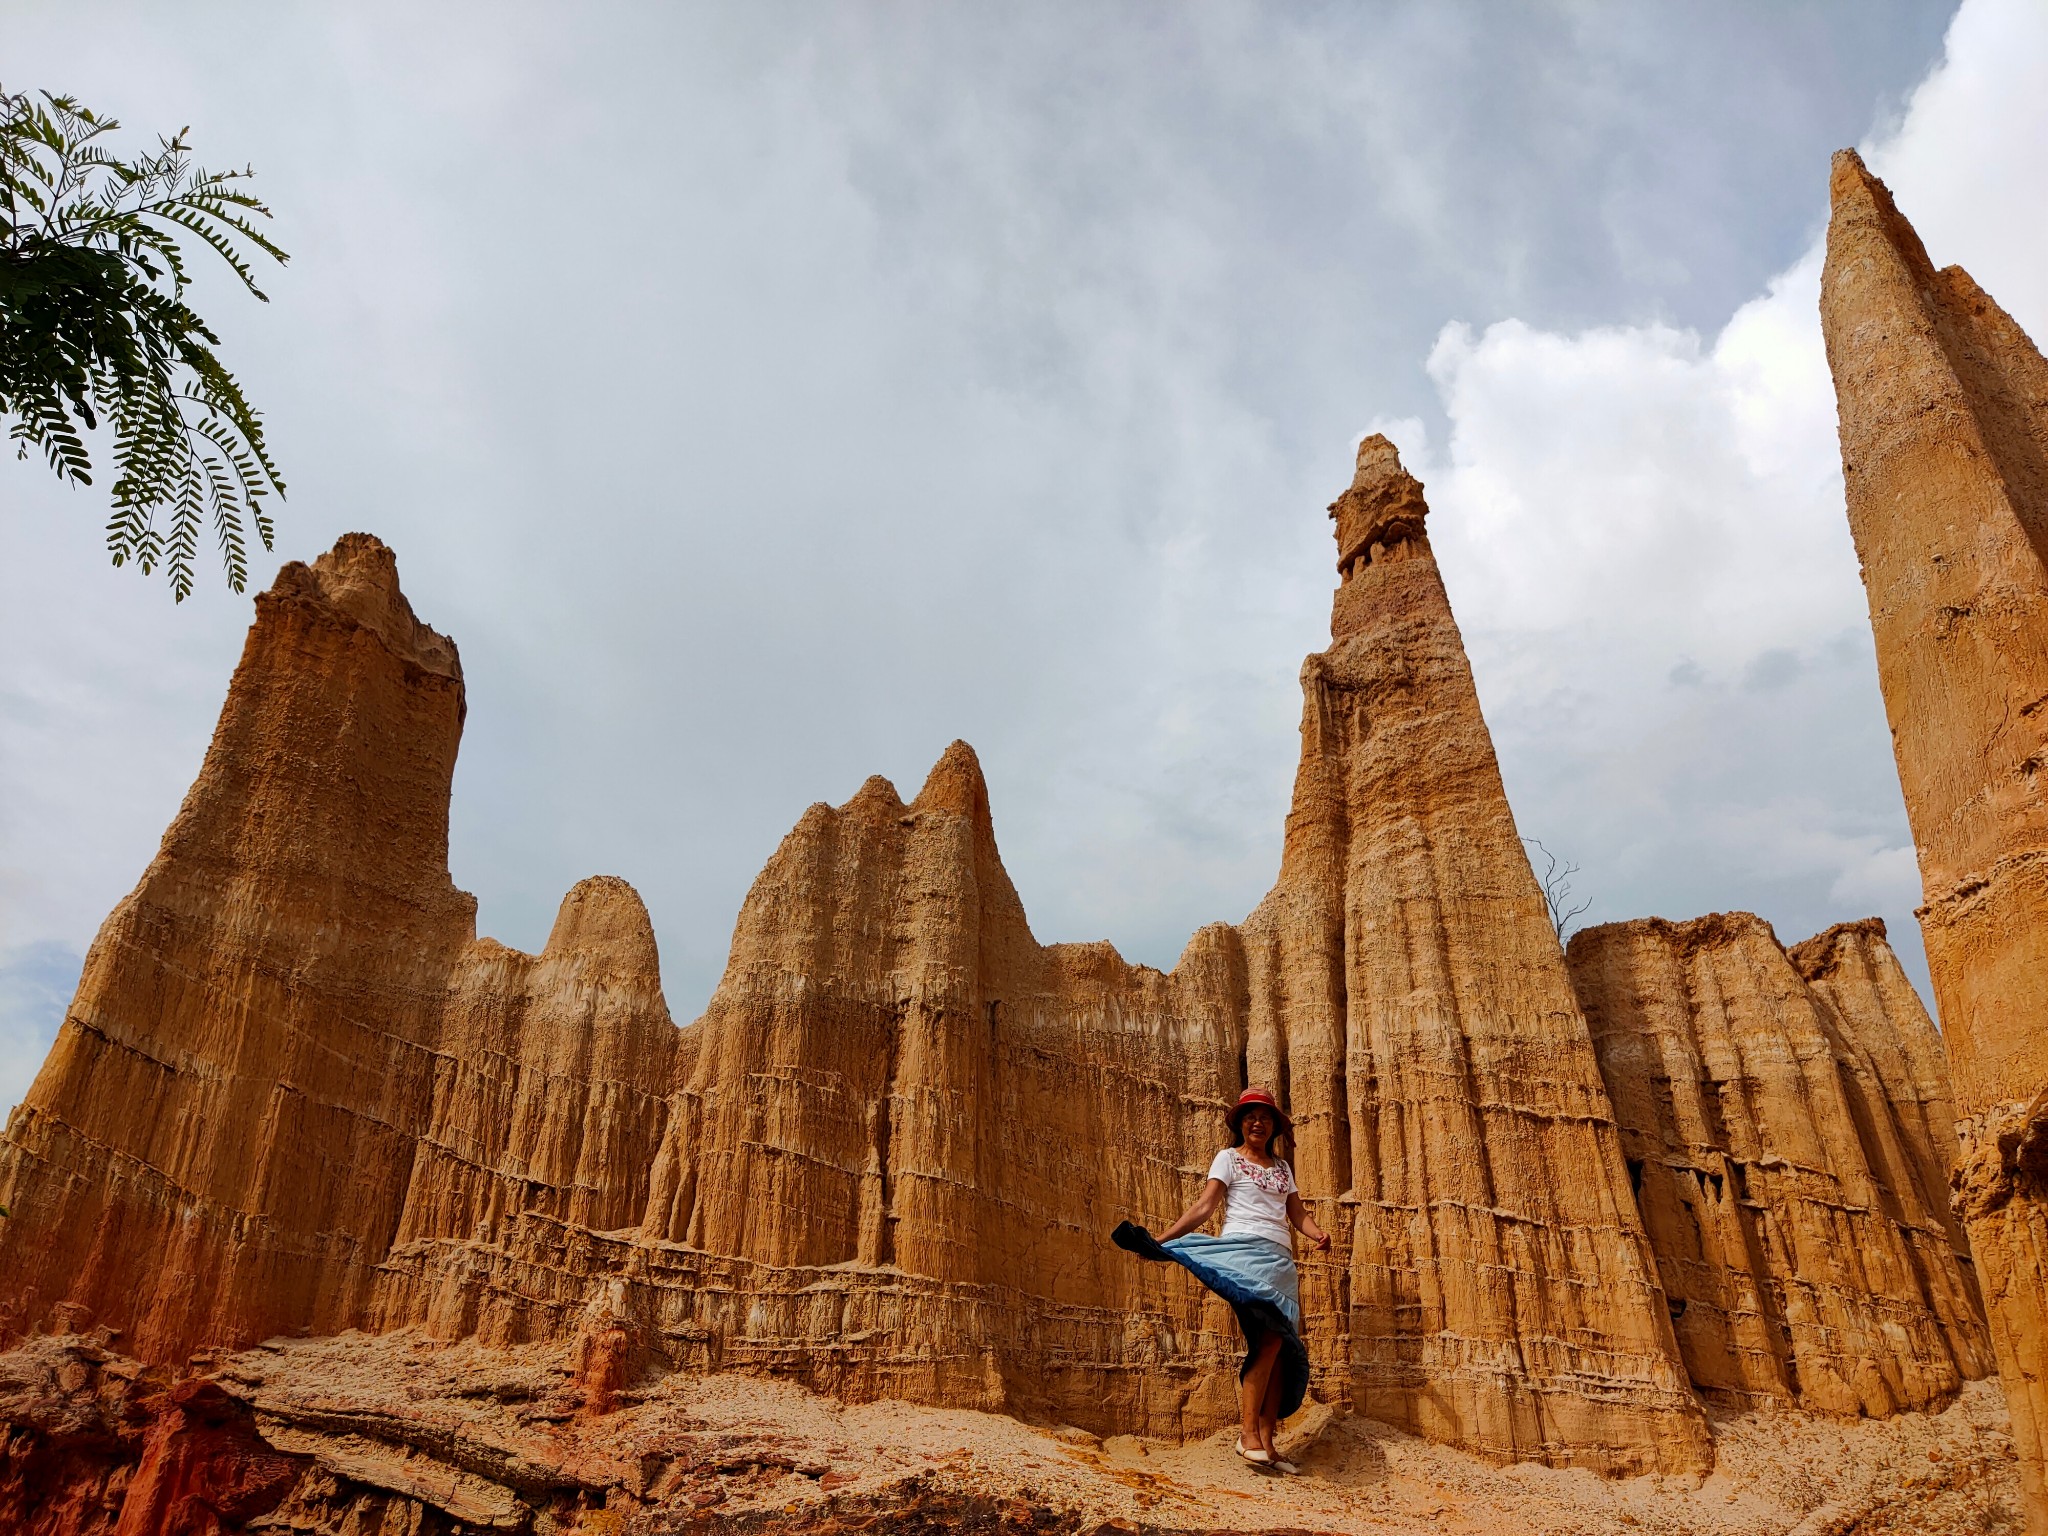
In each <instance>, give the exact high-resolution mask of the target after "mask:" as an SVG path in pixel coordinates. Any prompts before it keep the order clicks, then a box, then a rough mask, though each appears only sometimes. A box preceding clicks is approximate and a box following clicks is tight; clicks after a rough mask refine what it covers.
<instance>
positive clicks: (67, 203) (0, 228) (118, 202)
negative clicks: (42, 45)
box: [0, 92, 289, 602]
mask: <svg viewBox="0 0 2048 1536" xmlns="http://www.w3.org/2000/svg"><path fill="white" fill-rule="evenodd" d="M119 127H120V124H119V123H118V122H117V121H116V120H115V119H113V118H111V117H104V116H101V115H99V114H97V113H95V112H93V111H92V110H91V109H90V108H88V107H86V106H85V105H83V104H82V103H80V102H79V101H77V100H75V99H74V98H72V97H69V96H61V95H51V94H48V93H44V94H43V95H42V97H41V98H40V99H39V100H36V99H31V98H30V97H28V96H26V95H13V96H10V95H7V94H5V93H4V92H0V416H4V417H7V418H8V419H9V427H8V439H9V441H11V442H13V443H14V445H15V451H16V456H17V457H18V458H27V457H29V456H30V454H31V453H32V452H33V453H37V454H40V455H41V457H42V458H43V459H44V460H45V461H46V462H47V463H48V464H49V466H50V467H51V469H52V470H53V471H54V472H55V473H56V474H57V475H58V476H59V477H60V478H63V479H66V480H69V481H70V482H72V483H73V484H75V485H90V484H91V483H92V458H91V450H90V448H89V445H88V440H87V434H89V433H93V432H97V431H99V430H101V426H102V423H103V422H104V423H105V425H106V427H107V428H108V430H109V433H110V437H111V449H112V456H113V461H114V468H115V479H114V483H113V486H112V491H111V497H112V501H113V516H112V518H111V519H110V520H109V521H108V523H107V527H106V536H107V549H108V553H109V555H110V556H111V557H112V559H113V563H114V564H115V565H117V566H120V565H127V564H130V563H133V564H135V565H137V566H139V567H140V568H141V569H142V570H143V571H144V572H146V573H147V572H153V571H154V570H155V569H156V568H157V567H158V566H159V565H161V566H162V567H163V568H164V570H165V574H166V576H167V577H168V579H169V582H170V586H171V591H172V595H173V596H174V597H176V598H177V599H178V600H179V601H181V602H182V601H183V600H184V598H185V597H186V596H187V595H188V594H189V593H190V592H191V590H192V584H193V564H194V561H195V559H196V557H197V553H198V544H199V534H200V529H201V525H202V523H203V524H205V525H206V526H207V527H208V528H209V529H210V530H211V533H212V536H213V538H212V541H213V543H214V545H215V548H216V551H217V554H218V556H219V559H220V561H221V567H222V571H223V574H224V575H225V576H226V578H227V582H228V585H229V586H230V587H231V588H232V589H234V590H235V591H241V590H242V589H243V587H244V585H245V584H246V582H247V579H248V547H247V531H248V529H249V528H251V527H253V528H254V529H255V532H256V537H257V538H258V539H259V540H260V541H261V542H262V545H263V547H264V548H265V549H269V548H270V547H272V543H273V540H274V538H275V534H276V527H275V524H274V522H273V520H272V518H271V516H270V514H269V512H268V510H267V509H266V508H265V507H264V505H263V503H264V500H265V498H267V497H269V496H273V495H274V496H277V497H279V498H282V497H283V496H284V494H285V482H284V477H283V476H282V475H281V474H280V473H279V472H278V468H277V465H276V463H275V461H274V460H273V459H272V457H271V454H270V449H269V445H268V444H267V443H266V441H265V440H264V435H263V425H262V418H261V416H260V414H259V413H258V412H257V411H256V409H255V407H254V406H253V405H251V404H250V402H249V400H248V398H247V396H246V395H245V394H244V392H243V390H242V387H241V385H240V383H239V382H238V381H237V380H236V379H235V377H234V376H233V375H232V374H231V373H230V372H229V371H228V370H227V368H226V367H225V366H223V365H222V363H221V362H220V359H219V358H218V357H217V356H216V355H215V352H214V348H216V347H217V346H218V345H219V344H220V343H219V338H218V337H217V336H216V335H215V334H214V332H213V330H212V329H211V328H210V327H209V326H208V325H207V324H206V322H205V321H204V320H203V319H202V318H201V317H200V316H199V315H198V314H197V313H195V312H194V311H193V310H192V309H191V308H190V306H188V305H187V304H186V302H185V292H186V288H187V285H188V283H189V280H190V274H189V272H188V270H187V266H186V262H185V254H184V249H183V244H182V242H184V241H186V240H196V241H198V242H199V243H200V244H201V245H203V246H205V247H206V248H207V249H208V250H210V251H212V252H213V253H214V254H215V255H216V256H217V257H219V258H220V259H221V260H222V261H223V262H225V263H226V264H227V266H228V268H229V270H230V271H232V272H233V273H234V274H235V276H236V278H237V280H238V281H239V282H240V283H241V284H242V286H243V287H244V288H246V289H247V290H248V291H249V292H250V293H252V294H254V295H255V296H256V297H257V298H258V299H263V298H265V295H264V293H263V291H262V289H261V288H259V287H258V286H257V283H256V273H255V265H254V262H255V259H256V258H257V257H258V256H263V257H268V258H269V259H271V260H273V261H276V262H278V263H279V264H282V263H284V262H285V261H287V260H288V259H289V258H288V257H287V256H286V254H285V252H284V251H283V250H282V249H280V248H279V247H278V246H277V245H276V243H275V242H274V241H272V240H271V239H270V238H269V236H268V235H267V234H265V233H264V231H263V229H262V227H261V221H264V220H267V219H269V217H270V210H269V209H268V208H267V207H265V206H264V204H263V203H262V202H261V201H260V200H259V199H258V198H257V197H256V196H255V195H254V193H253V192H251V191H250V190H249V188H248V185H247V183H248V181H249V179H250V177H251V175H252V174H253V173H252V172H251V171H249V170H248V169H247V168H244V169H241V170H227V171H208V170H206V169H204V168H202V167H200V166H198V165H196V164H195V163H194V161H193V159H192V153H191V148H190V145H189V144H188V142H187V136H186V133H185V131H183V130H180V132H178V133H177V134H176V135H174V136H172V137H170V138H159V139H158V141H157V147H156V149H155V151H154V152H151V153H145V154H141V155H137V156H133V157H124V156H122V155H119V154H117V153H116V152H115V151H114V149H113V148H112V146H111V144H110V143H109V142H107V140H108V137H109V136H110V135H111V134H113V133H114V132H115V131H116V130H118V129H119ZM159 513H162V514H163V515H164V517H165V518H166V519H167V523H166V525H165V526H159V524H158V514H159Z"/></svg>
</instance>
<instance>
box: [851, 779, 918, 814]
mask: <svg viewBox="0 0 2048 1536" xmlns="http://www.w3.org/2000/svg"><path fill="white" fill-rule="evenodd" d="M840 809H841V810H842V811H846V812H852V813H856V814H857V813H860V812H863V811H864V812H867V813H868V814H870V815H876V816H900V815H902V814H903V797H902V796H901V795H899V794H898V793H897V792H896V786H895V785H894V784H892V783H890V782H889V781H888V780H887V779H885V778H883V777H882V775H880V774H879V773H871V774H869V775H868V777H867V780H866V782H865V783H863V784H862V785H861V787H860V788H859V789H857V790H856V791H854V796H853V798H852V799H851V800H849V801H847V802H846V804H845V805H843V806H841V807H840Z"/></svg>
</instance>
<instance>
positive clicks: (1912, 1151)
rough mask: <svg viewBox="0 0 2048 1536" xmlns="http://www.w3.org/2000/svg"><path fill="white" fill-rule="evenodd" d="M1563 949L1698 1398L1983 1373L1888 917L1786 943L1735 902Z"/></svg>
mask: <svg viewBox="0 0 2048 1536" xmlns="http://www.w3.org/2000/svg"><path fill="white" fill-rule="evenodd" d="M1570 961H1571V968H1572V978H1573V981H1574V982H1575V983H1576V985H1577V988H1578V994H1579V997H1580V999H1581V1000H1582V1001H1583V1002H1584V1004H1585V1008H1586V1016H1587V1018H1588V1020H1589V1021H1590V1022H1591V1025H1592V1029H1593V1040H1594V1044H1595V1047H1596V1048H1597V1050H1598V1052H1599V1057H1600V1067H1601V1071H1602V1073H1603V1075H1604V1077H1605V1079H1606V1082H1607V1086H1608V1089H1609V1091H1610V1093H1611V1094H1612V1097H1613V1102H1614V1112H1615V1116H1616V1119H1617V1120H1618V1121H1619V1123H1620V1126H1621V1141H1622V1148H1623V1151H1624V1153H1625V1154H1626V1156H1627V1159H1628V1167H1629V1172H1630V1177H1631V1180H1632V1181H1633V1183H1634V1185H1635V1189H1636V1196H1637V1200H1638V1202H1639V1204H1640V1205H1641V1208H1642V1212H1643V1217H1644V1220H1645V1221H1646V1222H1647V1223H1648V1226H1649V1231H1650V1240H1651V1242H1652V1243H1653V1244H1654V1246H1655V1248H1656V1251H1657V1261H1658V1267H1659V1269H1660V1271H1661V1274H1662V1277H1663V1283H1664V1290H1665V1294H1666V1296H1667V1297H1668V1298H1669V1300H1670V1304H1671V1312H1672V1318H1673V1323H1674V1326H1675V1327H1676V1329H1677V1333H1678V1342H1679V1347H1680V1349H1681V1350H1682V1351H1683V1353H1684V1357H1685V1364H1686V1369H1687V1370H1688V1372H1690V1374H1691V1376H1692V1379H1693V1380H1694V1381H1695V1382H1696V1383H1698V1384H1699V1386H1700V1388H1701V1389H1702V1390H1703V1391H1705V1392H1706V1393H1708V1395H1709V1396H1710V1397H1712V1398H1714V1399H1716V1400H1719V1401H1722V1402H1726V1403H1729V1404H1731V1405H1736V1406H1750V1405H1753V1404H1755V1403H1758V1402H1760V1401H1770V1400H1778V1401H1785V1402H1796V1403H1797V1404H1798V1405H1799V1406H1801V1407H1804V1408H1808V1409H1813V1410H1816V1411H1819V1412H1824V1413H1836V1414H1847V1415H1856V1414H1864V1415H1869V1416H1871V1417H1879V1416H1882V1415H1885V1414H1889V1413H1893V1412H1896V1411H1897V1410H1899V1409H1901V1408H1924V1407H1928V1406H1930V1405H1936V1404H1940V1403H1943V1402H1946V1401H1947V1400H1948V1399H1950V1398H1951V1397H1953V1396H1954V1394H1955V1393H1956V1391H1957V1390H1958V1389H1959V1388H1960V1387H1961V1385H1962V1383H1963V1382H1964V1381H1966V1380H1970V1379H1974V1378H1977V1377H1981V1376H1984V1375H1987V1374H1988V1373H1989V1371H1990V1369H1991V1358H1990V1357H1991V1347H1990V1341H1989V1339H1988V1338H1987V1337H1986V1336H1985V1333H1984V1327H1983V1323H1982V1319H1981V1314H1980V1310H1979V1304H1978V1301H1977V1298H1976V1290H1975V1285H1974V1282H1973V1279H1972V1277H1971V1275H1970V1272H1969V1259H1968V1254H1967V1250H1966V1249H1963V1248H1962V1247H1961V1244H1960V1242H1959V1236H1958V1234H1957V1233H1956V1232H1955V1230H1954V1227H1953V1225H1952V1222H1951V1220H1950V1218H1949V1217H1948V1214H1947V1198H1946V1197H1947V1180H1948V1166H1949V1159H1950V1156H1951V1147H1950V1144H1949V1143H1948V1142H1947V1141H1945V1140H1940V1139H1937V1138H1936V1136H1935V1135H1933V1134H1931V1127H1930V1123H1929V1122H1930V1119H1935V1120H1938V1119H1939V1117H1940V1116H1941V1115H1942V1113H1943V1112H1944V1109H1945V1105H1944V1104H1943V1100H1944V1098H1945V1095H1944V1094H1942V1092H1941V1091H1940V1087H1939V1077H1938V1074H1936V1075H1935V1078H1934V1083H1933V1084H1932V1089H1933V1091H1932V1093H1931V1094H1930V1093H1928V1089H1929V1087H1930V1085H1929V1083H1928V1081H1927V1078H1926V1077H1925V1076H1924V1075H1923V1074H1924V1073H1926V1072H1928V1071H1930V1070H1931V1069H1933V1068H1934V1067H1935V1066H1936V1065H1937V1064H1938V1057H1937V1055H1936V1053H1937V1052H1938V1050H1939V1045H1938V1042H1937V1039H1936V1036H1935V1034H1934V1028H1933V1025H1932V1023H1931V1022H1930V1021H1929V1020H1928V1018H1927V1016H1926V1013H1925V1011H1924V1010H1923V1009H1922V1008H1921V1007H1920V1006H1919V1002H1918V1000H1917V999H1916V998H1914V997H1913V996H1912V992H1911V989H1910V988H1902V987H1900V986H1899V985H1898V983H1899V982H1902V981H1903V979H1904V978H1903V976H1901V975H1899V973H1898V963H1897V961H1896V959H1894V958H1893V956H1892V953H1891V950H1890V948H1889V947H1888V946H1887V945H1886V944H1885V941H1884V930H1883V925H1882V924H1880V923H1877V922H1875V921H1874V920H1872V921H1868V922H1865V923H1862V924H1856V925H1852V926H1849V927H1845V928H1837V929H1832V930H1830V931H1829V932H1828V933H1826V934H1822V935H1820V936H1819V937H1818V938H1815V939H1812V940H1809V941H1808V943H1807V944H1806V945H1803V946H1801V948H1800V950H1799V951H1798V952H1796V953H1795V954H1793V955H1788V954H1787V953H1786V952H1785V951H1784V950H1783V949H1782V948H1780V947H1779V944H1778V941H1777V937H1776V936H1775V935H1774V934H1773V933H1772V932H1771V930H1770V927H1769V925H1768V924H1766V923H1765V922H1764V921H1763V920H1762V919H1761V918H1757V917H1752V916H1750V915H1749V914H1748V913H1717V914H1715V915H1713V916H1711V917H1703V918H1697V919H1695V920H1694V921H1692V922H1689V923H1668V922H1665V921H1663V920H1661V919H1657V918H1643V919H1638V920H1637V921H1634V922H1629V923H1613V924H1608V925H1605V926H1603V927H1599V928H1591V929H1588V930H1586V931H1584V932H1582V933H1580V934H1578V935H1576V936H1575V937H1574V938H1573V940H1572V943H1571V950H1570ZM1803 973H1805V974H1803ZM1809 974H1810V975H1812V976H1814V977H1816V978H1818V979H1815V980H1811V981H1810V980H1809V979H1808V976H1809ZM1837 998H1840V999H1841V1002H1838V1001H1837ZM1845 1004H1846V1006H1844V1005H1845Z"/></svg>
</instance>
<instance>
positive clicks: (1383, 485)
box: [1330, 432, 1429, 581]
mask: <svg viewBox="0 0 2048 1536" xmlns="http://www.w3.org/2000/svg"><path fill="white" fill-rule="evenodd" d="M1330 516H1331V517H1332V518H1333V519H1335V521H1336V524H1337V569H1338V570H1339V571H1340V572H1342V573H1343V576H1344V579H1345V580H1346V581H1349V580H1351V578H1352V577H1353V576H1355V575H1357V574H1358V572H1359V571H1361V570H1363V569H1365V568H1366V567H1367V566H1368V565H1371V564H1372V563H1373V562H1374V561H1376V560H1379V559H1381V558H1383V557H1384V556H1385V555H1387V554H1388V553H1389V552H1390V551H1391V552H1396V553H1402V552H1426V551H1427V550H1428V548H1429V539H1428V536H1427V535H1426V534H1425V533H1424V531H1423V523H1424V520H1425V519H1427V518H1428V516H1429V503H1428V502H1426V501H1424V500H1423V499H1422V482H1421V481H1420V480H1418V479H1416V478H1415V477H1414V476H1413V475H1411V474H1409V473H1408V471H1407V470H1406V469H1404V468H1402V466H1401V453H1400V450H1399V449H1397V448H1396V447H1395V446H1394V445H1393V443H1392V442H1390V441H1388V439H1386V438H1385V437H1383V436H1381V435H1380V434H1379V433H1377V432H1375V433H1374V434H1373V435H1372V436H1371V437H1368V438H1367V439H1366V440H1365V441H1364V442H1362V443H1360V444H1359V445H1358V469H1357V472H1356V473H1355V474H1354V475H1353V476H1352V477H1351V488H1350V489H1349V490H1347V491H1346V492H1345V493H1344V494H1343V495H1341V496H1339V497H1338V498H1337V499H1336V500H1335V501H1333V502H1331V503H1330Z"/></svg>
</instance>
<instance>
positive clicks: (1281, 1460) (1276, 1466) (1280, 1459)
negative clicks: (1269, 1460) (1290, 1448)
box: [1273, 1456, 1301, 1477]
mask: <svg viewBox="0 0 2048 1536" xmlns="http://www.w3.org/2000/svg"><path fill="white" fill-rule="evenodd" d="M1273 1470H1274V1471H1275V1472H1285V1473H1286V1474H1287V1475H1288V1476H1289V1477H1299V1476H1301V1468H1299V1467H1297V1466H1296V1465H1295V1464H1294V1463H1293V1462H1291V1461H1289V1460H1287V1459H1286V1458H1285V1457H1284V1456H1275V1457H1274V1458H1273Z"/></svg>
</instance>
